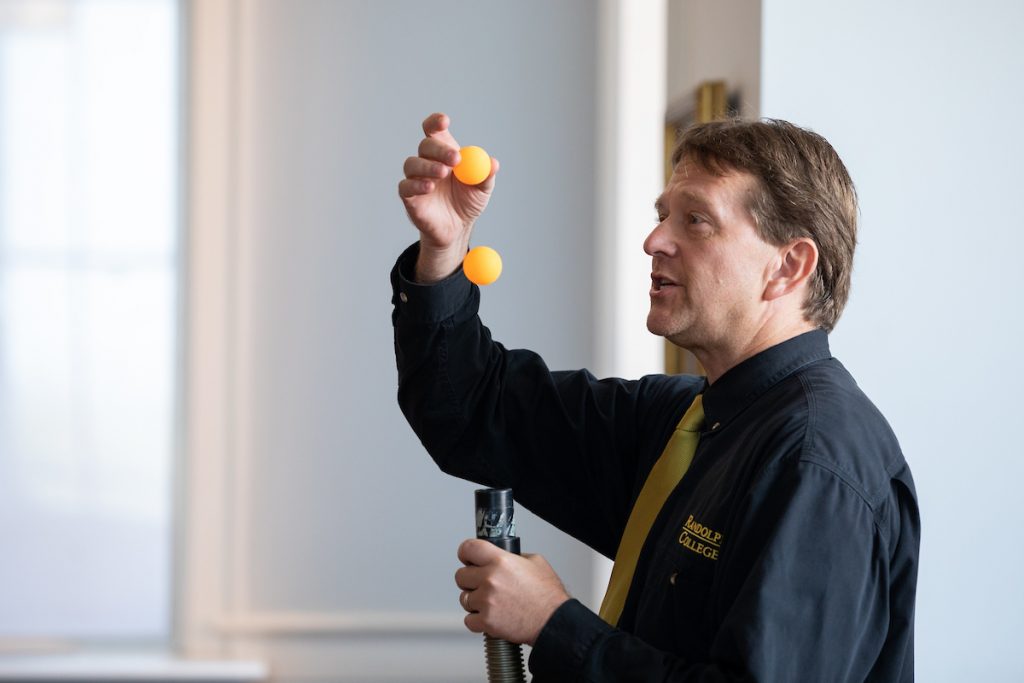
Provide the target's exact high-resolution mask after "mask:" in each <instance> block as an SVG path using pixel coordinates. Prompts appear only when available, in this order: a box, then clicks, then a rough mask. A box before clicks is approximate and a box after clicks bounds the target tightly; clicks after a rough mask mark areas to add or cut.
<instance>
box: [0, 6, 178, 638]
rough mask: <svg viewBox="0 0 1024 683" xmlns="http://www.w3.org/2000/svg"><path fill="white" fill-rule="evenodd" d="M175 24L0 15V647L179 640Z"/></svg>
mask: <svg viewBox="0 0 1024 683" xmlns="http://www.w3.org/2000/svg"><path fill="white" fill-rule="evenodd" d="M179 23H180V19H179V8H178V6H177V3H176V2H174V0H77V1H75V0H66V1H63V2H51V1H49V0H23V1H12V0H4V1H2V2H0V638H5V637H6V638H31V637H47V638H53V637H56V638H68V639H74V640H89V641H98V640H117V641H121V642H123V641H139V640H145V641H162V640H166V639H168V637H169V634H170V597H171V556H170V553H171V547H172V544H171V538H172V536H171V531H172V529H171V503H172V500H171V492H172V485H171V484H172V454H173V451H174V444H175V438H176V430H175V424H176V417H177V416H176V395H177V378H178V368H177V355H178V342H177V337H178V331H177V327H178V314H177V308H178V288H179V243H178V241H179V213H180V209H179V179H178V174H179V158H178V157H179V139H178V138H179V130H178V128H179V98H180V94H179V90H180V89H179V82H178V81H179V41H178V34H179V30H180V28H179Z"/></svg>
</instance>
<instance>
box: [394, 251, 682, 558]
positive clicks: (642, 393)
mask: <svg viewBox="0 0 1024 683" xmlns="http://www.w3.org/2000/svg"><path fill="white" fill-rule="evenodd" d="M417 254H418V248H417V246H416V245H413V246H412V247H410V248H409V249H407V250H406V252H405V253H404V254H403V255H402V256H401V257H400V258H399V260H398V262H397V264H396V266H395V268H394V269H393V270H392V273H391V282H392V288H393V292H394V296H393V299H392V303H393V304H394V307H395V308H394V312H393V314H392V322H393V324H394V331H395V356H396V360H397V364H398V403H399V406H400V407H401V409H402V412H403V413H404V414H405V417H406V419H407V420H408V422H409V424H410V425H411V426H412V428H413V430H414V431H415V432H416V434H417V436H419V438H420V440H421V441H422V443H423V445H424V446H425V447H426V449H427V451H428V452H429V453H430V455H431V457H432V458H433V459H434V461H435V462H436V463H437V465H438V466H439V467H440V468H441V469H442V470H443V471H444V472H447V473H449V474H452V475H455V476H458V477H461V478H463V479H468V480H471V481H475V482H478V483H480V484H483V485H486V486H494V487H510V488H512V489H514V491H515V496H516V500H517V501H519V502H520V503H522V504H523V505H524V506H526V507H527V508H529V509H530V510H532V511H533V512H535V513H537V514H538V515H540V516H541V517H542V518H544V519H546V520H547V521H549V522H551V523H552V524H554V525H555V526H556V527H558V528H560V529H562V530H563V531H566V532H567V533H569V534H571V535H572V536H575V537H576V538H578V539H580V540H581V541H583V542H584V543H586V544H588V545H589V546H590V547H592V548H594V549H595V550H597V551H598V552H601V553H603V554H605V555H606V556H609V557H611V556H613V555H614V553H615V550H616V548H617V546H618V542H619V538H620V536H621V532H622V529H623V527H624V526H625V523H626V519H627V517H628V515H629V511H630V508H631V505H632V501H633V498H634V497H635V495H636V492H637V491H638V490H639V486H640V485H642V481H640V480H639V476H640V473H641V472H643V473H646V471H647V470H648V469H649V468H650V466H651V464H653V461H654V459H655V458H656V457H657V455H658V453H659V452H660V448H661V446H663V445H664V442H665V440H666V439H667V436H668V433H670V432H671V429H672V426H673V425H674V422H672V419H673V414H674V413H676V412H678V411H679V410H681V408H679V407H677V406H681V405H683V402H684V401H685V400H686V399H685V398H683V399H680V400H678V401H668V400H666V397H668V396H670V395H671V394H678V393H683V394H686V393H687V392H688V393H689V398H690V399H692V396H693V395H694V394H695V393H696V391H697V387H698V382H697V379H696V378H691V379H690V380H682V379H678V378H661V379H659V378H657V377H655V376H652V377H650V378H644V379H641V380H635V381H626V380H620V379H607V380H598V379H596V378H594V376H593V375H591V374H590V373H589V372H587V371H586V370H578V371H571V372H552V371H550V370H549V369H548V367H547V366H546V365H545V363H544V361H543V360H542V359H541V358H540V356H538V355H537V354H535V353H532V352H530V351H525V350H509V349H506V348H505V347H504V346H502V345H501V344H499V343H497V342H495V341H493V340H492V339H491V334H490V331H489V330H488V329H487V328H486V327H485V326H484V325H483V324H482V323H481V322H480V319H479V316H478V315H477V311H478V309H479V301H480V290H479V288H478V287H476V285H473V284H472V283H470V282H469V281H468V280H467V279H466V278H465V277H464V276H463V274H462V273H461V272H457V273H455V274H453V275H452V276H450V277H448V278H447V279H445V280H443V281H441V282H438V283H435V284H432V285H422V284H417V283H416V282H414V281H413V275H412V273H413V269H414V264H415V260H416V255H417ZM651 405H655V406H659V407H658V408H657V409H654V410H651V409H645V408H644V406H651ZM675 419H678V415H676V417H675ZM659 442H660V443H659Z"/></svg>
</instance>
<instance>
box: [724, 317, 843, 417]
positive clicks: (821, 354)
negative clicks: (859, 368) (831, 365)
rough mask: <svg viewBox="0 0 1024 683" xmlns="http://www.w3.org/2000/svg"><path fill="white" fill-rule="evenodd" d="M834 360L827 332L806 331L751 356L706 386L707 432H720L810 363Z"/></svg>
mask: <svg viewBox="0 0 1024 683" xmlns="http://www.w3.org/2000/svg"><path fill="white" fill-rule="evenodd" d="M831 357H832V354H831V352H830V351H829V348H828V333H827V332H825V331H824V330H811V331H810V332H804V333H803V334H800V335H797V336H796V337H793V338H792V339H787V340H786V341H784V342H782V343H781V344H776V345H775V346H772V347H770V348H767V349H765V350H764V351H761V352H760V353H758V354H756V355H754V356H751V357H750V358H748V359H746V360H745V361H743V362H742V363H740V364H739V365H737V366H736V367H734V368H731V369H729V370H728V371H727V372H726V373H725V374H724V375H722V376H721V377H720V378H719V379H718V381H717V382H715V383H714V384H712V385H710V386H707V384H705V387H706V388H705V390H704V416H705V419H704V424H705V425H706V427H705V429H709V430H717V429H719V428H720V427H722V426H724V425H725V424H727V423H728V422H729V421H731V420H732V418H734V417H735V416H736V415H738V414H739V413H740V411H742V410H743V409H744V408H746V407H747V406H749V405H750V404H751V403H753V402H754V400H755V399H756V398H757V397H758V396H760V395H761V394H763V393H764V392H766V391H768V389H770V388H771V387H773V386H774V385H775V384H777V383H778V382H779V381H781V380H783V379H785V378H786V377H788V376H789V375H791V374H793V373H794V372H796V371H797V370H799V369H800V368H802V367H804V366H805V365H807V364H809V363H813V362H815V361H819V360H824V359H826V358H831Z"/></svg>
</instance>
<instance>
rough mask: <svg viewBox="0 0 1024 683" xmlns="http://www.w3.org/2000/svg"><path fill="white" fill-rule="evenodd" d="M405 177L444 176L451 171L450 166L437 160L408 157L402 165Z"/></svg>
mask: <svg viewBox="0 0 1024 683" xmlns="http://www.w3.org/2000/svg"><path fill="white" fill-rule="evenodd" d="M403 170H404V171H405V177H406V178H439V179H440V178H444V177H445V176H447V175H448V174H449V173H450V172H451V167H449V166H446V165H445V164H442V163H441V162H439V161H431V160H429V159H424V158H422V157H409V158H408V159H406V160H405V166H404V167H403Z"/></svg>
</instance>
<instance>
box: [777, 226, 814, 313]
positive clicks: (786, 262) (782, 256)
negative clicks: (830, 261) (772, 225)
mask: <svg viewBox="0 0 1024 683" xmlns="http://www.w3.org/2000/svg"><path fill="white" fill-rule="evenodd" d="M817 267H818V245H816V244H815V243H814V240H812V239H811V238H809V237H800V238H798V239H795V240H793V241H792V242H790V243H789V244H786V245H784V246H781V247H779V261H778V267H777V269H776V270H775V272H774V273H772V274H771V275H770V276H769V278H768V282H767V283H765V287H764V298H765V301H772V300H773V299H778V298H779V297H782V296H785V295H787V294H789V293H791V292H793V291H794V290H796V289H798V288H799V287H801V286H802V285H803V284H804V283H805V282H807V279H808V278H809V277H811V274H812V273H814V269H815V268H817Z"/></svg>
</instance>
